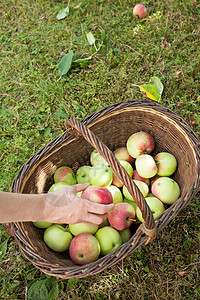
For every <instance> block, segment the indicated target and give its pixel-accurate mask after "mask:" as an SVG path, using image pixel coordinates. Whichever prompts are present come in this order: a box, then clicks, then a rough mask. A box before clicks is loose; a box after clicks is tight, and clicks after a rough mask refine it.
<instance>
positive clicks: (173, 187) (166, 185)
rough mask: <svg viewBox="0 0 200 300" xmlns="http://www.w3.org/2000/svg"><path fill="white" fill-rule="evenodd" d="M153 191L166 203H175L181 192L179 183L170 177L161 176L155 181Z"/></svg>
mask: <svg viewBox="0 0 200 300" xmlns="http://www.w3.org/2000/svg"><path fill="white" fill-rule="evenodd" d="M151 192H152V194H153V195H154V196H155V197H156V198H158V199H160V200H161V201H162V202H163V203H165V204H172V203H174V202H175V201H176V200H177V199H178V198H179V196H180V193H181V191H180V187H179V185H178V183H177V182H176V181H175V180H173V179H172V178H170V177H160V178H158V179H157V180H156V181H154V183H153V184H152V187H151Z"/></svg>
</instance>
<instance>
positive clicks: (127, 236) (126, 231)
mask: <svg viewBox="0 0 200 300" xmlns="http://www.w3.org/2000/svg"><path fill="white" fill-rule="evenodd" d="M119 234H120V236H121V239H122V244H124V243H126V242H127V241H128V240H129V239H130V237H131V230H130V228H126V229H124V230H120V231H119Z"/></svg>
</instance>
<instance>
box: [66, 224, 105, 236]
mask: <svg viewBox="0 0 200 300" xmlns="http://www.w3.org/2000/svg"><path fill="white" fill-rule="evenodd" d="M98 228H99V226H98V225H97V224H93V223H84V222H80V223H76V224H69V230H70V232H71V233H72V234H73V235H78V234H79V233H83V232H87V233H91V234H95V232H96V231H97V229H98Z"/></svg>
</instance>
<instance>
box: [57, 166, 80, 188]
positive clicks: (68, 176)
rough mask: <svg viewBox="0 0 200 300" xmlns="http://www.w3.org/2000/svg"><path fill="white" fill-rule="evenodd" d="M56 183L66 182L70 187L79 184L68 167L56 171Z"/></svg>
mask: <svg viewBox="0 0 200 300" xmlns="http://www.w3.org/2000/svg"><path fill="white" fill-rule="evenodd" d="M54 182H55V183H57V182H65V183H67V184H68V185H73V184H76V183H77V182H76V176H75V174H74V171H73V170H72V169H71V168H70V167H67V166H62V167H60V168H58V169H57V170H56V171H55V173H54Z"/></svg>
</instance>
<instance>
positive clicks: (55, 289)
mask: <svg viewBox="0 0 200 300" xmlns="http://www.w3.org/2000/svg"><path fill="white" fill-rule="evenodd" d="M58 295H59V290H58V283H57V282H55V283H54V285H53V287H52V289H51V290H50V292H49V295H48V300H55V299H57V298H58Z"/></svg>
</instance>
